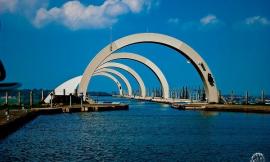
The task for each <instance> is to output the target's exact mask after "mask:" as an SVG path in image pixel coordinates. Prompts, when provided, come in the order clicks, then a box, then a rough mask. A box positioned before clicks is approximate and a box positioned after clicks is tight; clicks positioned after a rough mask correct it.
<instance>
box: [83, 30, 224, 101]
mask: <svg viewBox="0 0 270 162" xmlns="http://www.w3.org/2000/svg"><path fill="white" fill-rule="evenodd" d="M138 43H155V44H161V45H164V46H167V47H170V48H172V49H174V50H176V51H177V52H178V53H179V54H181V55H183V56H184V57H186V58H187V59H188V60H190V62H191V63H192V64H193V66H194V67H195V69H196V70H197V72H198V73H199V75H200V77H201V79H202V81H203V84H204V89H205V92H206V97H207V98H208V102H215V103H217V102H219V92H218V89H217V86H216V84H215V80H214V77H213V75H212V72H211V70H210V68H209V67H208V65H207V64H206V62H205V61H204V60H203V58H202V57H201V56H200V55H199V54H198V53H197V52H196V51H195V50H193V49H192V48H191V47H190V46H188V45H187V44H185V43H184V42H182V41H180V40H178V39H175V38H173V37H170V36H167V35H163V34H157V33H140V34H133V35H129V36H126V37H123V38H120V39H118V40H116V41H114V42H112V43H111V44H109V45H107V46H106V47H105V48H103V49H102V50H101V51H100V52H99V53H98V54H97V55H96V56H95V57H94V59H92V61H91V62H90V63H89V64H88V66H87V67H86V69H85V70H84V73H83V77H82V80H81V83H80V87H79V91H80V92H83V93H84V94H86V90H87V87H88V84H89V82H90V81H91V77H92V75H93V74H94V72H95V69H96V68H97V67H98V66H99V65H100V64H101V63H102V62H103V61H104V60H105V59H106V58H107V57H108V56H110V55H111V54H112V53H113V52H115V51H116V50H119V49H121V48H123V47H125V46H129V45H132V44H138Z"/></svg>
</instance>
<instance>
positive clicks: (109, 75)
mask: <svg viewBox="0 0 270 162" xmlns="http://www.w3.org/2000/svg"><path fill="white" fill-rule="evenodd" d="M94 76H105V77H107V78H109V79H111V80H113V81H114V82H115V84H116V85H117V88H118V90H119V95H120V96H123V89H122V85H121V83H120V82H119V81H118V79H116V78H115V77H114V76H113V75H111V74H109V73H106V72H98V73H95V74H94Z"/></svg>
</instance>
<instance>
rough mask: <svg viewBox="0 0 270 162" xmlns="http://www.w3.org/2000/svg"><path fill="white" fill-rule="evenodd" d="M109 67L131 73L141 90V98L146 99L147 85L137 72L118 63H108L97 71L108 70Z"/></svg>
mask: <svg viewBox="0 0 270 162" xmlns="http://www.w3.org/2000/svg"><path fill="white" fill-rule="evenodd" d="M107 67H116V68H120V69H123V70H125V71H127V72H129V73H130V74H131V75H132V76H133V77H134V78H135V80H136V81H137V83H138V85H139V87H140V90H141V97H146V89H145V85H144V82H143V80H142V78H141V76H140V75H139V74H138V73H137V72H136V71H135V70H133V69H132V68H131V67H129V66H127V65H124V64H120V63H116V62H106V63H104V64H102V65H101V66H99V67H98V68H97V70H100V69H102V68H107Z"/></svg>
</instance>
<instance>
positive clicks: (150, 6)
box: [0, 0, 270, 94]
mask: <svg viewBox="0 0 270 162" xmlns="http://www.w3.org/2000/svg"><path fill="white" fill-rule="evenodd" d="M269 3H270V2H269V1H267V0H256V1H255V0H219V1H216V0H215V1H214V0H205V1H199V0H193V1H192V0H170V1H165V0H106V1H98V0H91V1H90V0H83V1H64V0H59V1H57V2H56V1H52V0H39V1H38V0H0V21H1V26H0V58H1V60H2V61H3V62H4V65H5V67H6V71H7V75H8V76H7V79H6V81H18V82H21V83H22V84H23V87H22V88H47V89H52V88H54V87H56V86H57V85H58V84H60V83H61V82H63V81H65V80H67V79H69V78H71V77H74V76H77V75H80V74H82V73H83V71H84V69H85V67H86V66H87V64H88V63H89V62H90V61H91V59H92V58H93V57H94V56H95V54H96V53H98V52H99V51H100V50H101V49H102V48H103V47H104V46H106V45H107V44H108V43H109V42H110V29H111V28H112V37H113V40H115V39H118V38H121V37H123V36H126V35H129V34H134V33H141V32H156V33H163V34H167V35H170V36H173V37H176V38H178V39H180V40H182V41H184V42H185V43H187V44H188V45H190V46H191V47H192V48H193V49H195V50H196V51H197V52H198V53H199V54H200V55H201V56H202V57H203V58H204V59H205V60H206V61H207V63H208V65H209V67H210V68H211V70H212V72H213V74H214V77H215V79H216V82H217V85H218V87H219V89H221V90H222V92H223V93H229V92H230V91H231V90H232V89H233V90H235V91H236V92H237V93H244V91H245V90H249V91H250V92H251V93H252V94H259V91H260V90H261V89H264V90H266V92H267V93H268V94H269V92H270V85H269V83H270V72H269V60H270V43H269V42H270V10H269V6H270V4H269ZM121 51H125V52H134V53H138V54H141V55H143V56H145V57H147V58H149V59H151V60H152V61H153V62H155V63H156V64H157V65H158V66H160V69H161V70H162V71H163V73H164V74H165V76H166V77H167V79H168V82H169V84H170V87H171V88H177V87H181V86H183V85H188V86H192V87H198V86H200V85H201V84H202V83H201V80H200V78H199V75H198V74H197V73H196V71H195V70H194V68H193V67H192V65H190V64H187V63H186V60H185V58H184V57H183V56H181V55H179V54H178V53H177V52H175V51H173V50H171V49H168V48H166V47H162V46H160V45H153V44H140V45H134V46H130V47H126V48H124V49H122V50H121ZM118 62H121V63H125V64H127V65H129V66H131V67H132V68H134V69H135V70H136V71H137V72H138V73H139V74H140V75H141V76H142V77H143V80H144V81H145V84H146V86H147V87H149V88H153V87H158V86H159V83H158V81H157V79H156V78H155V76H154V75H153V74H152V73H151V71H150V70H148V69H147V68H146V67H144V66H143V65H141V64H138V63H136V62H133V61H127V60H120V61H118ZM173 69H177V70H173ZM119 71H121V70H119ZM121 72H122V73H123V74H125V75H126V76H127V77H128V78H129V79H130V80H131V83H132V85H133V87H134V89H138V86H137V84H136V83H135V81H134V79H133V78H132V77H131V76H129V74H127V73H126V72H124V71H121ZM90 88H91V90H103V91H112V90H116V89H117V87H116V85H114V83H113V82H112V81H110V80H108V79H107V78H104V77H95V78H93V80H92V81H91V87H90Z"/></svg>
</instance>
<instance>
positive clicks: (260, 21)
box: [245, 16, 270, 25]
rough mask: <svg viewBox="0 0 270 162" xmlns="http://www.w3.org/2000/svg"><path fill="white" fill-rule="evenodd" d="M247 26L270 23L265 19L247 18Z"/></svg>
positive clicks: (258, 17)
mask: <svg viewBox="0 0 270 162" xmlns="http://www.w3.org/2000/svg"><path fill="white" fill-rule="evenodd" d="M245 24H247V25H253V24H261V25H270V21H269V20H268V19H267V18H265V17H261V16H253V17H249V18H246V20H245Z"/></svg>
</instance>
